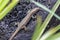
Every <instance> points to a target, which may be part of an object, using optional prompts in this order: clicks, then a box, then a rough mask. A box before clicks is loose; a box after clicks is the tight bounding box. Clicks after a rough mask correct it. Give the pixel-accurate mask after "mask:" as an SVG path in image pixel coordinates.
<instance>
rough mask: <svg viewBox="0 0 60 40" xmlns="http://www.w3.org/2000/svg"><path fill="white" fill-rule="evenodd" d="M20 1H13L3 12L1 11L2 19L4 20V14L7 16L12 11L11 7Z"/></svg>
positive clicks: (0, 18) (0, 17)
mask: <svg viewBox="0 0 60 40" xmlns="http://www.w3.org/2000/svg"><path fill="white" fill-rule="evenodd" d="M18 2H19V0H14V1H12V2H11V3H10V4H9V5H8V6H7V7H6V8H5V9H4V10H3V11H2V12H1V13H0V20H2V18H3V17H4V16H6V14H7V13H8V12H10V11H11V9H12V8H13V7H14V6H15V5H16V4H17V3H18Z"/></svg>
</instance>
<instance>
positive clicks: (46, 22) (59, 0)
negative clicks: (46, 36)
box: [35, 0, 60, 40]
mask: <svg viewBox="0 0 60 40" xmlns="http://www.w3.org/2000/svg"><path fill="white" fill-rule="evenodd" d="M59 2H60V0H58V1H57V2H56V4H55V5H54V7H53V8H52V10H51V11H52V12H50V13H49V15H48V16H47V18H46V20H45V21H44V22H43V24H42V26H41V28H40V30H38V31H39V33H40V34H39V36H38V37H37V38H36V39H35V40H39V39H40V37H41V36H42V34H43V32H44V30H45V28H46V27H47V25H48V23H49V22H50V20H51V18H52V17H53V15H54V13H55V11H56V9H57V8H58V6H59Z"/></svg>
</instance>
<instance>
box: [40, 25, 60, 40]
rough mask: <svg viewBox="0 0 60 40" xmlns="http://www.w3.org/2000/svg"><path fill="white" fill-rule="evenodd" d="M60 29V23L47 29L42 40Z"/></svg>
mask: <svg viewBox="0 0 60 40" xmlns="http://www.w3.org/2000/svg"><path fill="white" fill-rule="evenodd" d="M59 29H60V25H58V26H56V27H55V28H51V29H50V30H49V31H47V32H46V33H45V34H44V35H43V36H42V37H41V39H40V40H46V39H47V38H48V37H49V36H51V35H53V34H54V33H56V31H58V30H59Z"/></svg>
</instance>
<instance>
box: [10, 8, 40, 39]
mask: <svg viewBox="0 0 60 40" xmlns="http://www.w3.org/2000/svg"><path fill="white" fill-rule="evenodd" d="M39 9H40V8H34V9H32V10H31V11H30V12H29V13H28V14H27V16H26V17H25V18H24V19H23V20H22V21H21V22H20V23H19V24H18V27H17V29H16V31H15V32H14V33H13V34H12V36H11V37H10V39H9V40H12V39H13V38H14V36H15V35H16V34H17V33H18V32H19V30H20V29H21V28H23V27H25V25H27V23H28V22H29V20H30V19H31V16H32V15H33V14H35V13H36V12H37V11H38V10H39Z"/></svg>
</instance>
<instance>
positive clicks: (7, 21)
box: [0, 0, 60, 40]
mask: <svg viewBox="0 0 60 40" xmlns="http://www.w3.org/2000/svg"><path fill="white" fill-rule="evenodd" d="M36 1H37V2H40V3H41V4H43V5H45V6H46V7H48V8H49V9H51V8H52V7H53V5H54V4H55V3H56V1H57V0H50V1H49V0H36ZM35 7H37V6H36V5H35V4H33V3H30V2H27V1H26V0H20V1H19V3H18V4H17V5H16V6H15V7H14V8H13V9H12V10H11V12H10V13H8V14H7V16H6V17H5V18H4V19H3V20H1V21H0V40H8V39H9V38H10V36H11V35H12V33H13V32H14V31H15V30H16V28H17V25H16V24H15V23H16V22H20V21H21V20H22V19H23V18H24V17H25V16H26V15H27V11H28V10H30V9H33V8H35ZM56 13H57V14H58V15H59V16H60V6H59V8H58V9H57V11H56ZM37 14H39V15H40V16H42V19H43V21H44V20H45V18H46V16H47V15H48V14H49V13H48V12H46V11H45V10H43V9H41V8H40V11H38V12H37ZM58 24H60V21H59V20H58V19H57V18H55V17H53V18H52V19H51V21H50V23H49V24H48V26H47V28H46V31H47V30H48V29H49V28H51V27H53V26H57V25H58ZM35 26H36V20H35V19H33V18H31V20H30V22H29V24H27V28H28V31H24V30H21V31H19V33H18V34H17V35H16V36H15V37H14V39H13V40H31V37H32V35H33V32H34V28H35ZM59 32H60V31H59Z"/></svg>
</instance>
